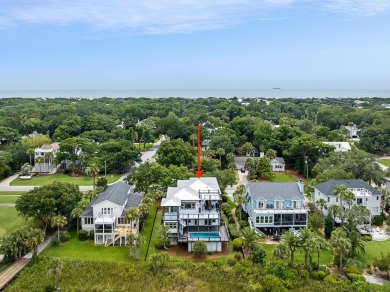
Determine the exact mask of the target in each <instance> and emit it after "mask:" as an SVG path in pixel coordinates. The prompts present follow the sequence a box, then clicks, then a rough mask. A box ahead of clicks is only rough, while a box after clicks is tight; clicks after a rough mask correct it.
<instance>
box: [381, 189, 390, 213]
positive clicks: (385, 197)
mask: <svg viewBox="0 0 390 292" xmlns="http://www.w3.org/2000/svg"><path fill="white" fill-rule="evenodd" d="M381 194H382V200H381V204H382V206H381V207H382V210H383V209H385V208H386V205H387V204H390V192H389V191H388V190H386V189H381Z"/></svg>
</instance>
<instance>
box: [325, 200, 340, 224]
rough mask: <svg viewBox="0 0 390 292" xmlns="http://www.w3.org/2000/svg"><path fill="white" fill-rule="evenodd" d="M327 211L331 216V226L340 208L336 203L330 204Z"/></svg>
mask: <svg viewBox="0 0 390 292" xmlns="http://www.w3.org/2000/svg"><path fill="white" fill-rule="evenodd" d="M328 211H329V213H330V214H332V217H333V227H334V223H335V222H336V217H337V215H339V214H340V212H341V210H340V206H337V205H330V206H329V207H328Z"/></svg>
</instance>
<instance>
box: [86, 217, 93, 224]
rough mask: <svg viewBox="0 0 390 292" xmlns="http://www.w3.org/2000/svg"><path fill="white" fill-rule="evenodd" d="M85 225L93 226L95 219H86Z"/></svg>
mask: <svg viewBox="0 0 390 292" xmlns="http://www.w3.org/2000/svg"><path fill="white" fill-rule="evenodd" d="M84 224H88V225H91V224H93V218H91V217H88V218H84Z"/></svg>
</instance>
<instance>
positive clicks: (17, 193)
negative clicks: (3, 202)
mask: <svg viewBox="0 0 390 292" xmlns="http://www.w3.org/2000/svg"><path fill="white" fill-rule="evenodd" d="M24 193H25V192H0V196H13V195H18V196H20V195H23V194H24Z"/></svg>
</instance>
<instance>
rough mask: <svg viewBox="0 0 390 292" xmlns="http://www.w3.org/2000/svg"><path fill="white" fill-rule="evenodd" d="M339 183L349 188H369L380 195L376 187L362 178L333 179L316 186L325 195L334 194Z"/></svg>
mask: <svg viewBox="0 0 390 292" xmlns="http://www.w3.org/2000/svg"><path fill="white" fill-rule="evenodd" d="M338 185H345V186H346V187H347V188H348V189H367V190H369V191H370V192H372V194H373V195H380V193H379V192H378V191H377V190H376V189H374V188H373V187H372V186H371V185H369V184H368V183H366V182H365V181H364V180H362V179H332V180H329V181H327V182H324V183H322V184H319V185H316V186H314V187H315V188H316V189H317V190H319V191H320V192H321V193H323V194H324V195H325V196H333V195H334V189H335V188H336V187H337V186H338Z"/></svg>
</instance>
